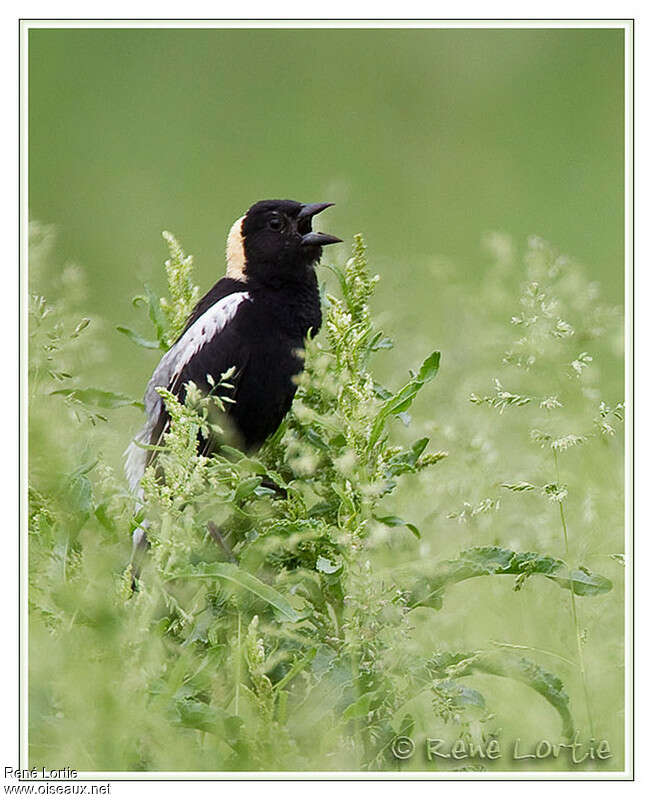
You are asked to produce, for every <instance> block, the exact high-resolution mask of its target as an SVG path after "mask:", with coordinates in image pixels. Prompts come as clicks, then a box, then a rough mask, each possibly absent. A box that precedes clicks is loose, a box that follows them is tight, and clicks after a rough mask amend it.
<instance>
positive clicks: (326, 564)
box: [315, 556, 342, 575]
mask: <svg viewBox="0 0 653 800" xmlns="http://www.w3.org/2000/svg"><path fill="white" fill-rule="evenodd" d="M341 566H342V564H334V563H333V562H332V561H329V559H328V558H324V556H320V557H319V558H318V560H317V562H316V564H315V569H316V570H317V571H318V572H324V573H325V575H333V573H334V572H337V571H338V570H339V569H340V568H341Z"/></svg>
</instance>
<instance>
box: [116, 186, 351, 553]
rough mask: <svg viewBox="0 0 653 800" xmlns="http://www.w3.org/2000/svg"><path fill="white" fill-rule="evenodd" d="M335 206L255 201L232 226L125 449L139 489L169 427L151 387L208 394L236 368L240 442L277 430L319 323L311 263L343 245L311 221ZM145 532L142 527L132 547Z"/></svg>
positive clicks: (231, 411) (249, 445)
mask: <svg viewBox="0 0 653 800" xmlns="http://www.w3.org/2000/svg"><path fill="white" fill-rule="evenodd" d="M332 205H333V203H298V202H295V201H294V200H261V201H259V202H258V203H255V204H254V205H253V206H252V207H251V208H250V209H249V211H247V213H246V214H244V216H242V217H240V218H239V219H237V220H236V222H234V224H233V225H232V227H231V230H230V232H229V235H228V237H227V271H226V275H225V277H223V278H221V279H220V280H219V281H218V282H217V283H216V284H215V286H213V288H212V289H210V290H209V291H208V292H207V293H206V294H205V295H204V297H202V299H201V300H200V301H199V302H198V303H197V305H196V306H195V308H194V309H193V311H192V312H191V315H190V317H189V318H188V321H187V322H186V325H185V327H184V330H183V331H182V333H181V335H180V336H179V338H178V339H177V341H176V342H175V343H174V344H173V345H172V347H171V348H170V349H169V350H168V352H167V353H166V354H165V355H164V356H163V358H162V359H161V361H159V364H158V365H157V367H156V369H155V370H154V372H153V374H152V377H151V378H150V381H149V383H148V385H147V389H146V391H145V398H144V402H145V413H146V415H147V420H146V422H145V426H144V427H143V429H142V430H141V431H140V432H139V433H138V434H137V436H136V437H135V439H134V441H133V442H132V443H131V444H130V446H129V447H128V448H127V451H126V454H125V455H126V462H125V471H126V474H127V478H128V480H129V483H130V486H131V488H132V490H133V491H134V492H135V493H137V494H139V493H140V489H139V484H140V480H141V478H142V477H143V473H144V472H145V469H146V468H147V466H148V465H149V464H150V463H151V461H152V459H153V458H154V457H155V452H154V451H153V450H152V449H147V446H148V445H156V444H158V443H159V442H160V441H161V438H162V436H163V434H164V433H165V431H166V427H167V425H168V424H169V418H168V414H167V412H166V409H165V406H164V404H163V401H162V400H161V397H160V395H159V393H158V392H157V387H165V388H167V389H168V390H169V391H171V392H172V393H173V394H174V395H176V397H178V398H179V399H180V400H181V401H182V402H183V400H184V398H185V395H186V384H187V383H188V382H189V381H193V382H194V383H195V384H196V385H197V386H198V387H199V388H200V389H201V390H203V391H204V392H206V393H208V392H209V391H210V389H211V387H210V385H209V381H208V379H207V376H211V378H212V379H213V380H215V381H217V380H218V379H219V377H220V375H222V374H223V373H225V372H226V371H227V370H229V369H230V368H231V367H235V373H234V375H233V377H232V378H231V380H230V382H231V383H232V384H233V387H234V388H233V390H232V391H231V392H230V394H231V399H232V400H233V401H234V402H233V403H232V404H229V406H228V407H227V414H228V418H229V420H230V422H231V426H232V427H233V429H234V431H235V433H236V436H237V438H238V440H239V444H240V445H241V446H242V447H243V448H244V449H245V450H248V451H251V450H255V449H256V448H258V447H259V446H260V445H261V444H262V443H263V442H264V440H265V439H266V438H267V437H268V436H269V435H270V434H272V433H274V431H275V430H276V429H277V428H278V427H279V425H280V423H281V421H282V419H283V418H284V416H285V415H286V413H287V412H288V410H289V409H290V406H291V403H292V400H293V397H294V395H295V391H296V388H297V385H296V382H295V380H294V377H295V376H296V375H298V374H299V373H300V372H301V371H302V369H303V366H304V362H303V357H302V348H303V346H304V343H305V339H306V336H307V334H308V332H309V330H310V331H312V332H313V333H314V334H315V333H317V331H318V330H319V329H320V325H321V323H322V314H321V310H320V298H319V291H318V283H317V277H316V275H315V266H316V265H317V263H318V262H319V260H320V258H321V256H322V247H323V246H324V245H328V244H333V243H335V242H340V241H342V240H341V239H338V238H337V237H336V236H331V235H329V234H326V233H318V232H314V231H313V230H312V221H313V217H315V215H316V214H319V213H320V212H321V211H324V209H325V208H329V207H330V206H332ZM143 445H145V447H143ZM204 445H205V449H208V450H210V449H211V447H213V446H215V443H206V442H205V443H204ZM144 538H145V534H144V532H143V530H142V528H138V529H137V530H136V532H135V534H134V540H135V544H136V545H138V544H141V543H142V541H143V539H144Z"/></svg>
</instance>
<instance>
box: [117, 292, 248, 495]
mask: <svg viewBox="0 0 653 800" xmlns="http://www.w3.org/2000/svg"><path fill="white" fill-rule="evenodd" d="M249 299H250V297H249V293H248V292H234V293H233V294H229V295H227V296H226V297H223V298H222V300H218V302H217V303H214V304H213V305H212V306H211V308H209V309H208V310H207V311H205V312H204V314H202V316H201V317H200V318H199V319H197V320H195V322H194V323H193V324H192V325H191V326H190V328H189V329H188V330H187V331H186V333H184V335H183V336H182V337H181V339H179V340H178V341H177V342H176V343H175V344H174V345H173V346H172V347H171V348H170V350H168V352H167V353H166V354H165V355H164V356H163V358H162V359H161V361H159V364H158V366H157V368H156V369H155V370H154V372H153V373H152V377H151V378H150V381H149V383H148V384H147V389H146V390H145V398H144V400H145V413H146V414H147V422H146V423H145V426H144V427H143V429H142V430H141V431H140V432H139V433H138V434H137V435H136V436H135V437H134V441H133V442H132V443H131V444H130V445H129V447H128V448H127V450H125V456H126V460H125V473H126V475H127V480H128V481H129V486H130V488H131V490H132V491H133V492H137V491H138V484H139V482H140V480H141V478H142V477H143V473H144V472H145V468H146V467H147V462H148V459H149V456H150V451H148V450H146V449H144V448H143V447H139V443H140V444H145V445H148V444H154V442H153V441H152V436H153V434H154V431H155V430H156V428H157V424H158V422H159V418H160V416H161V413H162V412H163V410H164V407H163V401H162V400H161V396H160V395H159V393H158V392H157V390H156V389H157V387H158V386H163V387H165V388H166V389H171V388H172V387H173V386H174V384H175V381H176V380H177V379H178V378H179V375H180V374H181V372H182V370H183V368H184V367H185V366H186V364H188V362H189V361H190V360H191V358H192V357H193V356H194V355H195V353H197V352H198V351H199V350H201V348H202V346H203V345H204V344H206V343H207V342H209V341H210V340H211V339H212V338H213V337H214V336H216V335H217V334H218V333H220V331H221V330H223V329H224V328H225V327H226V326H227V325H228V324H229V322H230V321H231V320H232V319H233V318H234V316H235V315H236V311H237V310H238V307H239V306H240V304H241V303H242V302H244V301H245V300H249Z"/></svg>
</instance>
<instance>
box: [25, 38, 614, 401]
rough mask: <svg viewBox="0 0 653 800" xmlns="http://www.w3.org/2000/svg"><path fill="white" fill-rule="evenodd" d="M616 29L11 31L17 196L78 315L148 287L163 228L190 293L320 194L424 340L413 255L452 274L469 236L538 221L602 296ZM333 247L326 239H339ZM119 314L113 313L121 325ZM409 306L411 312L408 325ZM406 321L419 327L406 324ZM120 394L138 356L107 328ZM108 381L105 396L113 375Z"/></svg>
mask: <svg viewBox="0 0 653 800" xmlns="http://www.w3.org/2000/svg"><path fill="white" fill-rule="evenodd" d="M623 39H624V35H623V31H621V30H610V29H596V30H588V29H575V30H574V29H571V30H555V29H548V30H547V29H541V30H519V29H514V30H500V29H497V30H453V29H450V30H435V29H432V30H400V29H395V30H380V29H377V30H374V29H370V30H343V29H341V30H335V29H332V30H327V29H322V30H253V29H250V30H179V29H177V30H164V29H159V30H130V29H114V30H109V29H88V30H47V29H46V30H32V31H30V40H29V44H30V46H29V86H30V92H29V97H30V109H29V114H30V116H29V120H30V123H29V186H30V195H29V206H30V214H31V217H32V218H34V219H38V220H40V221H42V222H46V223H54V224H56V225H57V227H58V233H59V237H58V243H59V248H60V253H61V256H62V258H63V259H66V260H71V259H72V260H74V261H77V262H79V263H81V264H83V265H84V266H85V267H86V269H87V270H88V278H89V282H90V287H89V288H90V297H89V303H90V308H89V310H90V311H96V312H101V313H102V314H103V315H104V316H106V317H107V318H108V319H109V321H111V322H115V323H117V324H120V323H121V324H128V325H129V324H134V323H135V322H136V318H137V317H136V312H135V311H133V310H131V309H130V308H129V305H128V303H127V302H126V299H127V298H128V297H130V296H131V295H132V294H134V293H136V292H137V291H139V290H140V288H141V282H142V280H149V281H151V282H153V284H154V285H155V286H161V288H163V285H162V283H161V277H162V276H161V262H162V259H163V258H164V255H165V248H164V245H163V242H162V241H161V239H160V231H161V230H163V229H168V230H171V231H173V232H174V233H175V234H176V235H177V236H178V237H179V238H180V239H181V241H182V243H183V244H184V245H185V247H186V249H187V250H188V251H189V252H192V253H193V254H194V255H195V257H196V264H197V267H198V277H199V281H200V284H201V286H202V288H203V289H207V288H209V286H210V285H212V283H213V282H214V281H215V280H216V279H217V278H218V277H219V276H220V275H221V274H222V273H223V270H224V256H223V252H224V242H225V238H226V234H227V231H228V229H229V226H230V224H231V223H232V221H233V220H234V219H236V217H238V216H239V215H240V214H241V213H242V212H243V211H244V210H245V209H246V208H247V207H248V206H249V205H250V204H251V203H252V202H254V201H256V200H258V199H261V198H266V197H291V198H297V199H300V200H302V201H313V200H331V201H335V202H336V203H337V206H336V208H335V209H333V210H332V211H330V212H329V214H328V215H325V217H324V219H323V223H322V224H323V227H324V228H325V229H327V230H329V231H332V232H334V233H337V234H338V235H339V236H340V237H341V238H343V239H344V240H345V242H347V241H348V240H350V238H351V236H352V234H354V233H356V232H359V231H362V232H364V233H365V236H366V238H367V240H368V243H369V245H370V248H371V255H372V261H373V263H374V264H375V265H376V267H377V269H378V270H379V271H380V272H381V274H382V275H383V282H382V285H381V288H380V290H379V306H380V307H387V308H390V307H391V308H392V309H393V314H394V317H395V319H396V320H397V322H398V324H403V325H406V326H408V328H409V331H410V330H413V329H416V328H418V329H419V331H420V332H421V333H423V334H425V335H426V336H427V337H428V336H429V335H432V336H433V337H436V338H437V337H438V336H440V335H441V333H442V332H441V330H440V328H439V326H438V321H437V319H434V318H433V316H432V314H431V313H430V312H431V311H432V307H433V299H434V297H436V296H437V295H438V291H439V287H438V281H437V279H436V278H435V277H434V276H433V275H432V273H431V271H430V270H429V269H428V261H429V260H430V259H432V257H433V256H434V255H441V256H446V257H447V258H449V259H451V260H453V261H454V263H455V269H456V272H457V273H458V277H461V276H462V277H463V279H464V280H468V281H469V282H470V284H471V285H473V284H474V283H475V282H476V281H477V280H478V279H479V277H480V276H481V273H482V271H483V262H482V260H480V259H479V254H480V246H479V245H480V239H481V236H482V234H483V233H484V232H486V231H488V230H502V231H506V232H507V233H509V234H510V235H511V236H513V237H515V238H516V240H517V241H518V242H522V241H523V240H524V239H525V237H526V236H527V235H530V234H532V233H537V234H538V235H540V236H543V237H544V238H545V239H547V240H549V241H551V242H553V243H554V244H555V245H556V246H558V247H559V248H560V250H561V251H562V252H566V253H569V254H570V255H573V256H574V257H576V258H578V259H579V260H580V261H582V262H584V263H586V264H587V265H589V268H590V270H591V273H592V276H593V277H596V278H597V279H600V280H601V282H602V284H603V288H604V292H605V295H606V298H607V299H608V300H610V301H613V302H618V303H620V302H621V301H622V293H623V244H624V242H623V227H624V217H623V205H624V195H623V164H624V158H623V147H624V141H623V119H624V91H623V83H624V75H623V58H624V43H623ZM345 246H348V245H342V247H345ZM130 314H131V316H130ZM411 318H413V319H411ZM415 318H417V319H418V322H417V323H415V322H413V320H414V319H415ZM108 336H109V338H108V341H107V345H109V346H110V348H111V350H112V352H115V354H116V356H117V357H118V358H120V360H121V362H122V366H121V374H120V379H119V381H118V383H119V384H122V385H123V388H124V389H125V390H127V391H133V392H140V390H141V386H142V383H143V374H142V367H141V366H140V365H138V364H133V362H132V360H131V358H130V356H131V355H133V353H132V350H131V346H130V344H129V343H128V342H127V341H126V340H122V338H121V337H120V336H119V334H117V333H110V334H109V333H108ZM113 388H117V387H113Z"/></svg>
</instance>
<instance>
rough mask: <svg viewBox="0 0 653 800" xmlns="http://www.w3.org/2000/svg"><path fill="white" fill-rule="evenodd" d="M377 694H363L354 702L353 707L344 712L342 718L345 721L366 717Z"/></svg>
mask: <svg viewBox="0 0 653 800" xmlns="http://www.w3.org/2000/svg"><path fill="white" fill-rule="evenodd" d="M375 694H376V692H365V694H362V695H361V696H360V697H359V698H358V700H354V702H353V703H351V705H348V706H347V708H346V709H345V710H344V711H343V712H342V718H343V719H344V720H349V719H359V718H360V717H364V716H366V715H367V714H368V712H369V710H370V703H371V702H372V700H373V699H374V696H375Z"/></svg>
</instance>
